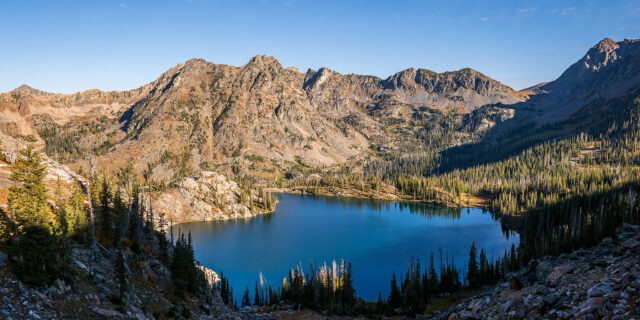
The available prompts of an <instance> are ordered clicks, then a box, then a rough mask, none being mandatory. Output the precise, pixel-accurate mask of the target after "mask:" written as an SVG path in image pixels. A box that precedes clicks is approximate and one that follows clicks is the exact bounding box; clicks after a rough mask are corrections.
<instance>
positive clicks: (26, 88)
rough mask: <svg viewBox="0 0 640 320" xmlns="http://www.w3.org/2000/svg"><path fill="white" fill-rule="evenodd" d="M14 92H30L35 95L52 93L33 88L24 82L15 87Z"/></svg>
mask: <svg viewBox="0 0 640 320" xmlns="http://www.w3.org/2000/svg"><path fill="white" fill-rule="evenodd" d="M13 91H14V92H23V93H26V94H30V95H34V96H44V95H50V93H48V92H44V91H41V90H38V89H35V88H32V87H30V86H28V85H26V84H23V85H21V86H19V87H17V88H15V89H14V90H13Z"/></svg>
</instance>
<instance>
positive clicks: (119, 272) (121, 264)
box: [115, 250, 127, 302]
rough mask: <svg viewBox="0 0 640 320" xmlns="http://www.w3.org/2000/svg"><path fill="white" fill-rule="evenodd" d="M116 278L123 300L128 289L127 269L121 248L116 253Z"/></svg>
mask: <svg viewBox="0 0 640 320" xmlns="http://www.w3.org/2000/svg"><path fill="white" fill-rule="evenodd" d="M115 269H116V278H117V279H118V298H119V300H120V301H121V302H123V299H124V293H125V292H126V291H127V273H126V272H127V270H126V266H125V261H124V254H123V253H122V251H121V250H119V251H118V254H117V255H116V265H115Z"/></svg>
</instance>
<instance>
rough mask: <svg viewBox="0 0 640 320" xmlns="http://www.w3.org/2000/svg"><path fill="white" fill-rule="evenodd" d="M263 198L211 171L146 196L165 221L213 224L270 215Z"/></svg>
mask: <svg viewBox="0 0 640 320" xmlns="http://www.w3.org/2000/svg"><path fill="white" fill-rule="evenodd" d="M266 197H267V195H266V194H260V193H258V192H257V191H256V190H250V189H246V188H245V189H244V190H243V188H242V187H240V186H239V185H238V184H237V183H236V182H235V181H232V180H228V179H227V178H226V177H225V176H223V175H221V174H219V173H216V172H211V171H203V172H200V173H199V174H198V175H196V176H190V177H185V178H183V179H182V180H180V181H179V182H178V183H177V187H175V188H172V189H170V190H168V191H166V192H154V193H152V194H151V196H150V200H151V203H152V208H153V210H154V212H155V213H156V214H158V215H161V216H164V217H165V219H166V220H168V221H175V222H187V221H213V220H229V219H239V218H251V217H254V216H256V215H258V214H265V213H270V212H272V209H271V208H269V205H268V204H267V201H268V200H267V199H266Z"/></svg>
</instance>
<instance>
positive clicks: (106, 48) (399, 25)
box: [0, 0, 640, 93]
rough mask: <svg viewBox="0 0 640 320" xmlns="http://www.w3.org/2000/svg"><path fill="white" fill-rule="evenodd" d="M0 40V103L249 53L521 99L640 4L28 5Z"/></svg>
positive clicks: (194, 1)
mask: <svg viewBox="0 0 640 320" xmlns="http://www.w3.org/2000/svg"><path fill="white" fill-rule="evenodd" d="M0 30H2V31H0V44H2V46H1V47H0V75H2V76H1V77H0V92H6V91H9V90H12V89H14V88H16V87H18V86H19V85H21V84H28V85H30V86H32V87H35V88H38V89H41V90H45V91H50V92H62V93H73V92H77V91H82V90H86V89H91V88H98V89H102V90H123V89H133V88H137V87H139V86H141V85H144V84H146V83H148V82H151V81H153V80H154V79H156V78H157V77H158V76H159V75H160V74H162V73H163V72H165V71H166V70H168V69H169V68H170V67H173V66H175V65H176V64H178V63H180V62H184V61H186V60H188V59H190V58H194V57H197V58H204V59H206V60H208V61H211V62H214V63H224V64H230V65H236V66H241V65H244V64H245V63H246V62H247V61H248V60H249V59H250V58H251V57H252V56H255V55H256V54H266V55H271V56H275V57H276V58H277V59H278V60H279V61H280V63H282V65H283V66H285V67H287V66H293V67H297V68H298V69H300V70H301V71H302V72H304V71H306V70H307V69H308V68H312V69H317V68H319V67H322V66H325V67H328V68H330V69H333V70H336V71H338V72H341V73H359V74H372V75H376V76H379V77H383V78H386V77H387V76H389V75H391V74H393V73H395V72H398V71H400V70H403V69H406V68H409V67H415V68H418V67H419V68H427V69H431V70H434V71H438V72H442V71H448V70H457V69H460V68H464V67H471V68H474V69H476V70H478V71H480V72H482V73H485V74H487V75H489V76H491V77H493V78H495V79H497V80H499V81H501V82H503V83H505V84H507V85H510V86H512V87H513V88H515V89H522V88H524V87H527V86H530V85H533V84H536V83H539V82H541V81H549V80H553V79H555V78H556V77H558V76H559V75H560V73H562V71H563V70H564V69H566V68H567V67H568V66H569V65H570V64H571V63H573V62H575V61H576V60H578V59H579V58H581V57H582V56H583V55H584V54H585V52H586V50H588V48H590V47H591V46H593V45H594V44H596V43H597V42H598V41H599V40H601V39H603V38H605V37H611V38H614V39H616V40H622V39H624V38H640V0H621V1H617V0H609V1H590V0H583V1H557V0H556V1H535V2H533V1H513V0H511V1H477V0H476V1H455V0H454V1H426V0H422V1H417V0H416V1H372V0H369V1H349V0H343V1H331V0H324V1H305V0H256V1H240V0H235V1H234V0H211V1H206V0H174V1H134V0H118V1H108V0H103V1H29V0H23V1H2V2H0Z"/></svg>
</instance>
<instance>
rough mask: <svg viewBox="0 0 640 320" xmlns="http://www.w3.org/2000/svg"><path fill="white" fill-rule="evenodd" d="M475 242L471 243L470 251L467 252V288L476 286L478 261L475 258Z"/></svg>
mask: <svg viewBox="0 0 640 320" xmlns="http://www.w3.org/2000/svg"><path fill="white" fill-rule="evenodd" d="M476 253H477V249H476V242H475V241H474V242H473V245H471V250H469V263H468V264H467V266H468V270H467V281H468V283H469V287H471V288H475V287H477V286H478V272H479V270H478V261H477V258H476Z"/></svg>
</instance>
